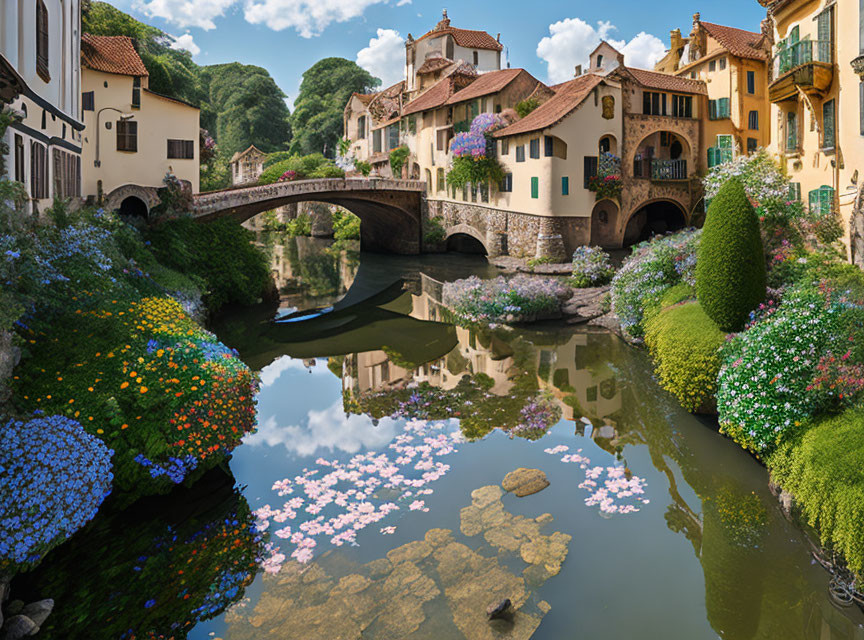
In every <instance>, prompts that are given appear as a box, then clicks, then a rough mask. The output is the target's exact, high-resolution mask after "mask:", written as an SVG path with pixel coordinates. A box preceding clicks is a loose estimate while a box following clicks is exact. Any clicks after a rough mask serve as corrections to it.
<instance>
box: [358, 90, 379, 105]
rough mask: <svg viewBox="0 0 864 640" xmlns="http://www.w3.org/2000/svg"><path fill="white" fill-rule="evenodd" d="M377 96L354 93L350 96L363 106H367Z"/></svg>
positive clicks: (375, 94) (374, 94)
mask: <svg viewBox="0 0 864 640" xmlns="http://www.w3.org/2000/svg"><path fill="white" fill-rule="evenodd" d="M377 95H378V94H377V93H357V92H356V91H355V92H354V93H352V94H351V96H352V97H354V98H357V99H358V100H359V101H360V102H362V103H363V105H364V106H367V105H368V104H369V103H370V102H372V101H373V100H374V99H375V96H377Z"/></svg>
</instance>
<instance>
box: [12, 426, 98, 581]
mask: <svg viewBox="0 0 864 640" xmlns="http://www.w3.org/2000/svg"><path fill="white" fill-rule="evenodd" d="M113 453H114V452H113V451H111V450H110V449H108V448H107V447H106V446H105V445H104V444H103V443H102V441H101V440H99V439H98V438H96V437H95V436H92V435H89V434H88V433H87V432H86V431H84V428H83V427H82V426H81V425H80V424H79V423H77V422H75V421H74V420H70V419H69V418H65V417H63V416H48V417H36V418H33V419H31V420H29V421H27V422H21V421H17V420H10V421H9V422H7V423H6V424H5V425H2V427H0V564H3V561H6V562H9V561H11V562H12V563H15V564H18V565H28V564H32V563H35V562H38V561H39V559H40V558H41V557H42V556H43V555H44V554H45V553H47V552H48V551H49V550H50V548H51V547H52V546H55V545H56V544H59V543H60V542H62V541H64V540H66V539H67V538H68V537H69V536H71V535H72V534H73V533H75V531H77V530H78V529H80V528H81V527H82V526H84V525H85V524H86V523H87V522H88V521H89V520H90V519H92V518H93V516H95V515H96V511H97V510H98V509H99V505H101V504H102V501H103V500H104V499H105V497H106V496H107V495H108V494H109V493H110V492H111V481H112V480H113V478H114V476H113V475H112V473H111V456H112V455H113Z"/></svg>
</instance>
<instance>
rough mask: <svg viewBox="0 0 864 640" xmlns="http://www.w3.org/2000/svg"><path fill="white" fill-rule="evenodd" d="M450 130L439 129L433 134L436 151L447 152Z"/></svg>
mask: <svg viewBox="0 0 864 640" xmlns="http://www.w3.org/2000/svg"><path fill="white" fill-rule="evenodd" d="M452 131H453V130H452V129H439V130H438V132H437V133H436V134H435V139H436V145H435V146H436V148H437V149H438V151H447V150H448V145H449V144H450V138H451V136H452V135H453V134H452Z"/></svg>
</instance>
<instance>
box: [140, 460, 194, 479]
mask: <svg viewBox="0 0 864 640" xmlns="http://www.w3.org/2000/svg"><path fill="white" fill-rule="evenodd" d="M135 462H137V463H138V464H140V465H141V466H142V467H147V468H148V469H150V477H151V478H159V477H162V476H167V477H168V479H169V480H170V481H171V482H173V483H174V484H180V483H181V482H183V479H184V478H185V477H186V476H187V475H188V474H189V473H190V472H192V471H194V470H195V468H196V467H197V466H198V458H196V457H195V456H192V455H188V456H185V457H183V458H173V457H171V458H168V462H165V463H162V464H157V463H155V462H153V461H152V460H148V459H147V458H145V457H144V454H142V453H139V454H138V455H137V456H135Z"/></svg>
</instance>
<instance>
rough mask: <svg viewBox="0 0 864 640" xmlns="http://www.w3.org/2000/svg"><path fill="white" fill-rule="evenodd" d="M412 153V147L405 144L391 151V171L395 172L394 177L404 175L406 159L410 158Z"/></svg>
mask: <svg viewBox="0 0 864 640" xmlns="http://www.w3.org/2000/svg"><path fill="white" fill-rule="evenodd" d="M410 153H411V149H409V148H408V147H407V146H405V145H404V144H403V145H402V146H401V147H396V148H395V149H393V150H392V151H391V152H390V171H391V172H392V173H393V177H394V178H399V177H401V176H402V167H404V166H405V161H406V160H407V159H408V156H409V155H410Z"/></svg>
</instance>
